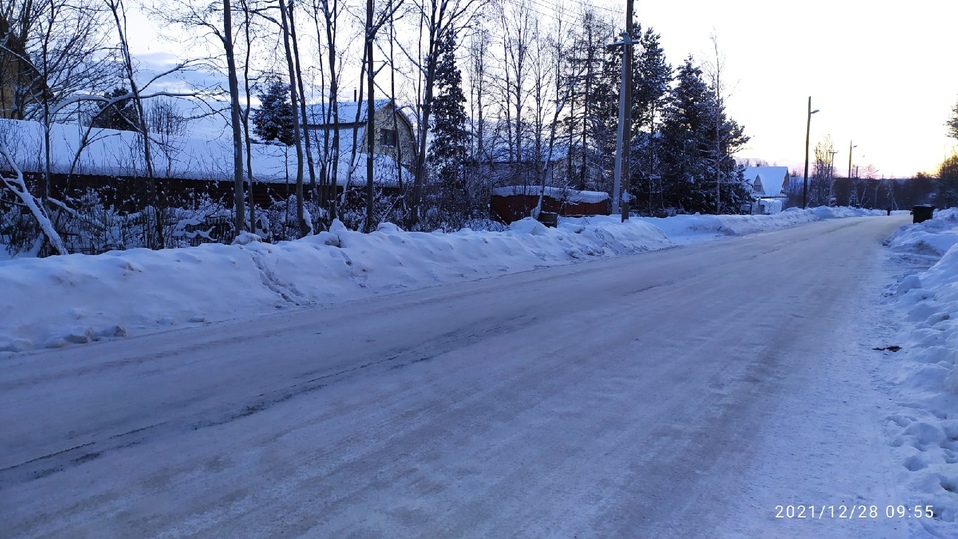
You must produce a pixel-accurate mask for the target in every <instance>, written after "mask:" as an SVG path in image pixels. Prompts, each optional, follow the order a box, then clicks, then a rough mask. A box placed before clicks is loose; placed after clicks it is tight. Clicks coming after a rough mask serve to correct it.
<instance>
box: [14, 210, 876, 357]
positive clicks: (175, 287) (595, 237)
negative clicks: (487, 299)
mask: <svg viewBox="0 0 958 539" xmlns="http://www.w3.org/2000/svg"><path fill="white" fill-rule="evenodd" d="M871 213H874V214H883V213H884V212H871ZM867 214H869V212H868V211H862V210H851V209H848V208H816V209H812V210H807V211H787V212H783V213H779V214H776V215H762V216H746V215H731V216H711V215H690V216H677V217H669V218H665V219H655V218H645V219H631V220H629V221H628V222H627V223H625V224H622V223H620V222H619V218H618V217H590V218H579V219H565V218H563V219H561V220H560V224H559V227H558V228H554V229H551V228H546V227H545V226H543V225H541V224H540V223H538V222H536V221H533V220H531V219H525V220H523V221H519V222H516V223H513V224H512V225H511V226H510V228H509V229H508V230H507V231H505V232H473V231H468V230H467V231H460V232H457V233H452V234H444V233H419V232H404V231H402V230H400V229H399V228H398V227H396V226H395V225H392V224H384V225H382V226H380V227H379V230H377V231H376V232H374V233H372V234H362V233H358V232H353V231H350V230H347V229H346V228H345V227H343V226H342V225H340V224H334V226H333V227H332V230H330V231H328V232H323V233H320V234H318V235H315V236H310V237H307V238H304V239H301V240H298V241H292V242H283V243H279V244H275V245H273V244H267V243H262V242H259V241H256V239H255V237H252V236H251V237H247V238H244V239H242V240H241V241H240V242H238V243H239V244H235V245H221V244H206V245H202V246H199V247H194V248H188V249H169V250H163V251H151V250H148V249H133V250H129V251H114V252H109V253H105V254H102V255H99V256H86V255H81V254H76V255H69V256H56V257H50V258H44V259H36V258H20V259H13V260H0V283H3V294H2V296H0V353H3V352H21V351H26V350H33V349H37V348H56V347H60V346H65V345H68V344H79V343H85V342H90V341H95V340H100V339H103V338H114V337H123V336H127V335H142V334H146V333H152V332H156V331H163V330H165V329H169V328H171V327H174V326H184V325H195V324H205V323H212V322H218V321H223V320H230V319H235V318H248V317H254V316H257V315H259V314H263V313H268V312H275V311H276V310H277V309H288V308H295V307H302V306H308V305H317V304H331V303H340V302H344V301H350V300H354V299H358V298H363V297H368V296H372V295H380V294H387V293H390V292H397V291H403V290H413V289H417V288H422V287H427V286H434V285H440V284H444V283H450V282H457V281H464V280H473V279H481V278H485V277H492V276H496V275H502V274H506V273H515V272H520V271H527V270H531V269H534V268H536V267H542V266H552V265H558V264H568V263H572V262H575V261H577V260H585V259H594V258H598V257H609V256H616V255H622V254H629V253H636V252H642V251H649V250H657V249H665V248H669V247H673V246H676V245H683V244H689V243H696V242H701V241H708V240H712V239H717V238H722V237H728V236H738V235H744V234H751V233H756V232H762V231H768V230H777V229H781V228H785V227H789V226H793V225H797V224H801V223H808V222H812V221H818V220H822V219H831V218H840V217H853V216H860V215H867ZM0 247H2V246H0ZM0 253H4V255H5V251H3V249H2V248H0ZM0 256H2V255H0Z"/></svg>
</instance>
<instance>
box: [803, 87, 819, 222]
mask: <svg viewBox="0 0 958 539" xmlns="http://www.w3.org/2000/svg"><path fill="white" fill-rule="evenodd" d="M816 112H818V109H815V110H812V96H808V120H807V121H806V123H805V181H804V182H803V183H802V209H805V208H806V207H807V206H808V136H809V134H810V133H811V129H812V114H815V113H816Z"/></svg>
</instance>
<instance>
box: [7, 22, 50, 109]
mask: <svg viewBox="0 0 958 539" xmlns="http://www.w3.org/2000/svg"><path fill="white" fill-rule="evenodd" d="M42 80H43V77H42V76H40V71H39V70H38V69H37V68H36V67H35V66H34V65H33V64H32V63H30V60H29V56H28V55H27V53H26V52H25V49H24V43H23V39H22V37H20V36H17V35H15V34H14V33H13V30H12V29H11V28H10V24H9V22H8V21H7V19H6V18H5V16H4V14H3V13H0V118H9V119H14V120H18V119H22V118H23V111H22V110H19V109H18V108H17V106H18V105H19V104H22V103H18V101H21V100H22V98H23V95H22V94H23V93H24V92H29V93H30V94H33V95H34V96H36V98H38V97H39V96H41V95H42V94H43V93H44V85H43V83H42ZM18 93H20V94H21V95H19V96H18V95H17V94H18ZM18 97H19V98H21V99H18ZM36 98H34V99H36Z"/></svg>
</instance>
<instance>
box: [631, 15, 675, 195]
mask: <svg viewBox="0 0 958 539" xmlns="http://www.w3.org/2000/svg"><path fill="white" fill-rule="evenodd" d="M633 34H634V35H635V36H637V40H638V44H636V45H635V48H634V51H635V52H634V54H635V65H634V67H633V76H632V80H633V89H632V120H633V124H632V143H631V144H632V146H631V159H630V161H631V180H630V185H631V191H632V194H633V195H635V196H636V199H637V201H638V203H637V204H636V205H635V206H634V208H635V209H636V210H638V211H646V212H649V213H652V212H653V211H654V209H658V208H661V206H662V203H663V201H662V196H661V193H662V186H661V182H660V181H658V178H659V176H658V174H657V173H656V158H655V151H654V150H655V147H654V145H653V144H652V140H653V138H654V137H655V133H656V131H657V129H659V127H660V126H658V125H657V123H658V122H657V120H656V117H658V116H661V114H662V109H663V108H664V104H665V98H666V97H667V96H668V94H669V83H670V82H671V81H672V66H671V65H669V63H668V62H667V61H666V59H665V51H664V50H663V49H662V46H661V45H660V44H659V40H660V36H659V34H657V33H655V32H654V31H653V30H652V29H651V28H650V29H648V30H646V31H645V33H643V32H642V27H641V26H640V25H639V24H635V26H634V30H633Z"/></svg>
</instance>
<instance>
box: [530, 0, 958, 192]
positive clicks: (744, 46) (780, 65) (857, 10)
mask: <svg viewBox="0 0 958 539" xmlns="http://www.w3.org/2000/svg"><path fill="white" fill-rule="evenodd" d="M536 1H537V2H541V1H543V0H536ZM600 5H602V6H605V7H614V8H618V9H620V10H621V11H622V12H623V13H624V10H625V8H624V6H625V0H616V1H615V2H612V1H608V0H601V1H600ZM635 13H636V18H637V19H638V20H639V21H640V22H641V23H642V26H643V27H652V28H653V29H655V31H656V32H658V33H659V34H660V35H661V36H662V46H663V48H664V50H665V53H666V55H667V57H668V58H669V61H670V62H671V63H672V64H673V65H678V64H680V63H681V62H682V60H683V59H684V58H685V57H686V56H687V55H689V54H692V55H693V56H694V57H695V58H696V59H697V60H699V61H705V60H708V59H710V58H714V52H713V50H714V49H713V46H712V40H711V37H710V36H711V35H712V34H713V33H714V34H715V35H716V36H717V38H718V44H719V50H720V53H721V55H722V56H724V68H725V69H724V72H723V75H722V76H723V79H724V80H725V81H726V82H727V83H728V90H729V92H730V97H729V99H728V101H727V107H728V111H729V114H730V115H731V116H732V117H733V118H734V119H736V120H737V121H738V122H739V123H740V124H742V125H744V126H745V130H746V133H747V134H749V135H750V136H751V137H752V139H751V141H750V142H749V144H748V147H747V148H746V149H745V150H743V151H742V152H741V153H740V154H739V157H750V158H757V159H763V160H766V161H768V162H769V164H779V165H783V166H788V167H789V168H790V169H800V168H801V167H802V166H803V163H804V150H805V127H806V118H807V111H808V98H809V96H811V98H812V109H813V110H814V109H819V112H818V113H816V114H814V115H813V116H812V121H811V146H812V148H813V149H814V146H815V143H816V142H817V141H820V140H821V139H822V138H823V137H824V136H826V135H831V138H832V141H833V142H834V145H835V149H836V150H838V152H839V153H838V154H836V155H835V167H836V169H837V170H836V173H837V174H838V175H841V176H844V175H846V174H847V169H848V155H849V154H848V147H849V143H850V142H851V143H852V144H853V145H856V146H857V148H855V149H854V151H853V155H852V157H853V159H852V164H853V166H855V165H858V166H859V167H860V168H859V170H860V171H862V172H863V171H864V169H865V167H866V166H867V165H869V164H871V165H873V166H874V167H875V168H876V169H877V171H878V174H879V175H884V176H885V177H911V176H913V175H914V174H915V173H916V172H919V171H921V172H932V171H935V170H937V166H938V164H939V163H941V161H942V160H943V159H944V158H945V157H947V156H948V155H949V154H950V152H951V151H953V148H955V145H956V144H958V141H956V140H955V139H949V138H948V137H947V135H946V128H945V126H944V123H945V121H946V120H947V119H948V117H949V115H950V114H951V111H952V109H953V108H954V107H955V104H956V103H958V40H956V33H955V32H956V30H958V27H956V23H958V1H956V0H912V1H910V2H894V3H893V2H887V1H880V0H879V1H874V0H802V1H797V2H788V1H776V0H724V1H721V2H718V1H715V0H684V1H682V2H669V1H664V0H659V1H644V0H635ZM810 153H812V157H811V159H814V155H813V153H814V152H813V151H812V152H810Z"/></svg>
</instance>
